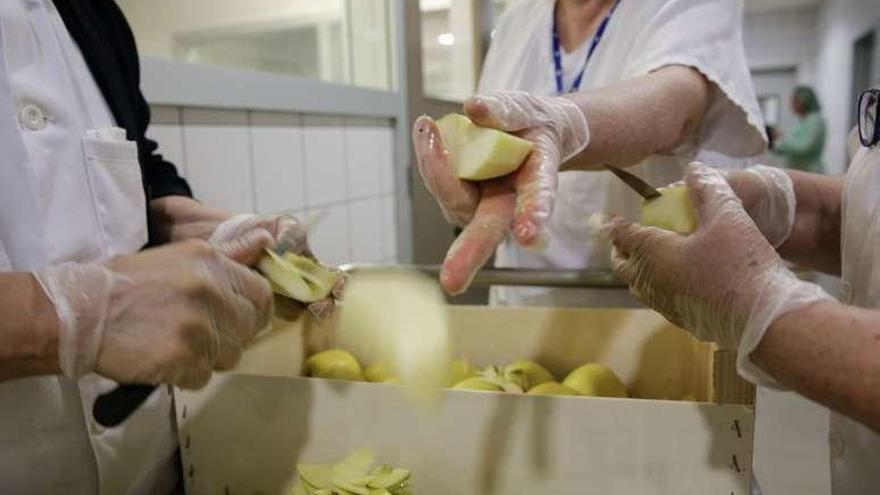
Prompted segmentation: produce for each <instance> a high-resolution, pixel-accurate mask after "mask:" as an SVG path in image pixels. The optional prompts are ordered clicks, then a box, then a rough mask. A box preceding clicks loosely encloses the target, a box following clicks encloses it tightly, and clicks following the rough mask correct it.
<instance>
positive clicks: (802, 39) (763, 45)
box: [743, 7, 819, 83]
mask: <svg viewBox="0 0 880 495" xmlns="http://www.w3.org/2000/svg"><path fill="white" fill-rule="evenodd" d="M818 14H819V12H818V9H817V8H815V7H810V8H806V9H786V10H780V11H776V12H760V13H751V14H746V17H745V21H744V24H743V38H744V40H743V41H744V43H745V49H746V58H747V59H748V63H749V68H750V69H752V70H755V69H780V68H789V67H795V68H796V69H797V75H798V82H800V83H812V82H813V80H814V79H815V71H816V50H817V40H816V37H817V35H818V32H819V15H818Z"/></svg>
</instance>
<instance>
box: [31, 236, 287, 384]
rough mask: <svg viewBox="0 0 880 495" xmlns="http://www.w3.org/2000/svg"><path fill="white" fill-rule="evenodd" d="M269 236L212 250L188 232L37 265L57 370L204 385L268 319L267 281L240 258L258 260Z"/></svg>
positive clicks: (228, 364) (248, 238)
mask: <svg viewBox="0 0 880 495" xmlns="http://www.w3.org/2000/svg"><path fill="white" fill-rule="evenodd" d="M271 242H272V239H271V236H270V235H269V234H268V233H267V232H266V231H264V230H255V231H252V232H250V233H248V234H246V235H244V236H242V237H240V238H237V239H235V240H233V241H231V242H229V243H227V244H224V245H222V246H219V247H217V248H214V247H212V246H210V245H209V244H207V243H206V242H204V241H201V240H190V241H185V242H181V243H176V244H169V245H166V246H164V247H160V248H156V249H148V250H146V251H143V252H141V253H137V254H132V255H127V256H119V257H116V258H113V259H111V260H109V261H107V262H106V263H94V264H78V263H65V264H62V265H57V266H52V267H49V268H45V269H43V270H39V271H38V272H36V273H35V275H36V277H37V280H39V282H40V284H41V285H42V287H43V289H44V291H45V292H46V294H47V296H48V297H49V299H50V300H51V301H52V303H53V304H54V306H55V311H56V314H57V316H58V321H59V330H58V331H59V364H60V368H61V370H62V373H63V374H64V375H65V376H67V377H68V378H71V379H75V378H78V377H80V376H82V375H84V374H86V373H90V372H93V371H94V372H97V373H98V374H101V375H103V376H105V377H107V378H111V379H113V380H116V381H119V382H123V383H150V384H158V383H170V384H174V385H179V386H182V387H187V388H195V387H200V386H202V385H204V384H205V383H206V382H207V381H208V379H209V378H210V376H211V373H212V371H213V370H222V369H228V368H230V367H232V366H233V365H235V363H236V362H237V360H238V358H239V356H240V355H241V352H242V350H243V349H244V347H245V345H246V344H247V342H248V341H249V340H250V339H251V338H252V337H253V336H254V335H255V334H256V333H257V332H259V331H260V330H262V329H264V328H265V327H266V326H267V325H268V323H269V318H270V315H271V308H272V291H271V289H270V287H269V283H268V282H266V280H265V279H263V277H261V276H260V275H258V274H257V273H256V272H254V271H253V270H251V269H250V268H248V267H247V266H246V265H245V264H242V263H247V264H254V263H256V262H257V260H258V259H259V257H260V256H262V250H263V248H264V247H265V246H267V245H269V244H271Z"/></svg>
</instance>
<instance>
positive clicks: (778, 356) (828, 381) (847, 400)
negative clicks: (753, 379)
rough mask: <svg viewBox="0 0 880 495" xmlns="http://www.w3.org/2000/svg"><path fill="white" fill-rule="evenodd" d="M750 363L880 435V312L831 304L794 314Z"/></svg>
mask: <svg viewBox="0 0 880 495" xmlns="http://www.w3.org/2000/svg"><path fill="white" fill-rule="evenodd" d="M751 357H752V360H753V361H754V362H755V363H756V364H758V366H760V367H761V368H762V369H763V370H764V371H766V372H767V373H769V374H770V375H771V376H773V377H774V378H776V380H778V381H779V383H781V384H782V385H785V386H787V387H789V388H791V389H792V390H795V391H797V392H798V393H800V394H802V395H804V396H805V397H808V398H810V399H813V400H815V401H817V402H819V403H822V404H824V405H826V406H828V407H830V408H831V409H834V410H835V411H838V412H840V413H842V414H845V415H846V416H849V417H852V418H854V419H856V420H858V421H860V422H862V423H864V424H865V425H867V426H869V427H871V428H872V429H874V430H875V431H878V432H880V311H872V310H866V309H861V308H856V307H852V306H845V305H843V304H840V303H837V302H831V301H828V302H821V303H817V304H814V305H811V306H807V307H805V308H803V309H800V310H796V311H792V312H790V313H787V314H785V315H783V316H782V317H780V318H778V319H777V320H776V321H775V322H774V323H773V324H772V325H771V326H770V329H769V330H768V332H767V335H766V336H765V337H764V339H763V340H762V342H761V344H760V345H759V346H758V348H757V349H756V350H755V352H753V353H752V356H751Z"/></svg>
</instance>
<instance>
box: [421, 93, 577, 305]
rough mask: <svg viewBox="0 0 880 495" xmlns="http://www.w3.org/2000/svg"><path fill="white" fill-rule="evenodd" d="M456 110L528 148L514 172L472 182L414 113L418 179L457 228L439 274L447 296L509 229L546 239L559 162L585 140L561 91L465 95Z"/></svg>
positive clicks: (536, 240)
mask: <svg viewBox="0 0 880 495" xmlns="http://www.w3.org/2000/svg"><path fill="white" fill-rule="evenodd" d="M464 111H465V114H466V115H467V116H468V117H470V118H471V120H473V121H474V122H475V123H476V124H478V125H481V126H484V127H492V128H495V129H499V130H502V131H507V132H511V133H513V134H516V135H518V136H520V137H522V138H525V139H528V140H530V141H532V142H533V143H534V144H535V148H534V150H533V151H532V153H531V154H530V155H529V157H528V158H527V159H526V161H525V163H524V164H523V165H522V167H520V168H519V169H518V170H517V171H515V172H514V173H512V174H510V175H508V176H506V177H502V178H499V179H495V180H492V181H486V182H480V183H472V182H467V181H462V180H460V179H458V178H457V177H456V176H455V173H454V171H453V169H452V167H451V166H450V164H449V163H448V159H447V152H446V149H445V148H444V145H443V140H442V138H441V137H440V132H439V130H438V128H437V126H436V125H435V124H434V122H433V121H432V120H431V119H430V118H429V117H425V116H423V117H420V118H419V119H417V120H416V122H415V124H414V125H413V145H414V147H415V151H416V158H417V160H418V165H419V171H420V172H421V174H422V178H423V179H424V181H425V185H426V186H427V188H428V190H429V191H430V192H431V194H432V195H433V196H434V198H435V199H436V200H437V202H438V203H440V207H441V209H442V210H443V214H444V216H445V217H446V219H447V220H448V221H450V222H451V223H454V224H455V225H458V226H460V227H464V231H463V232H462V234H461V236H459V238H458V239H457V240H456V242H455V243H454V244H453V246H452V247H451V248H450V250H449V252H448V253H447V255H446V260H445V261H444V263H443V269H442V271H441V274H440V281H441V284H442V285H443V287H444V288H445V289H446V290H447V292H449V293H451V294H458V293H461V292H464V291H465V290H466V289H467V287H468V285H470V282H471V280H472V279H473V276H474V274H475V273H476V272H477V270H479V269H480V267H482V266H483V264H485V263H486V261H487V260H488V259H489V258H490V257H491V256H492V254H493V253H494V252H495V248H496V247H498V245H499V244H500V243H501V242H502V241H503V240H504V237H505V236H506V235H507V232H508V231H510V229H511V228H512V229H513V234H514V238H515V239H516V241H517V242H518V243H519V244H520V245H521V246H523V247H526V248H536V249H540V248H542V247H544V245H546V242H547V241H548V234H547V229H548V225H549V222H550V216H551V215H552V213H553V205H554V202H555V198H556V187H557V184H558V174H559V167H560V165H561V164H562V163H563V162H564V161H566V160H569V159H570V158H572V157H573V156H575V155H577V154H579V153H580V152H581V151H583V150H584V149H585V148H586V147H587V145H588V144H589V142H590V133H589V127H588V124H587V119H586V117H585V116H584V113H583V112H582V111H581V109H580V108H579V107H578V106H577V105H576V104H575V103H574V102H572V101H571V100H569V99H567V98H564V97H547V96H536V95H532V94H530V93H526V92H522V91H502V92H498V93H494V94H489V95H480V96H475V97H472V98H470V99H468V100H467V101H466V102H465V104H464Z"/></svg>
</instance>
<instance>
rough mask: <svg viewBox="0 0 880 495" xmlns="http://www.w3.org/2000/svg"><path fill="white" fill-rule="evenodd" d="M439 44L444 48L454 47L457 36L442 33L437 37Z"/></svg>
mask: <svg viewBox="0 0 880 495" xmlns="http://www.w3.org/2000/svg"><path fill="white" fill-rule="evenodd" d="M437 43H440V44H441V45H443V46H452V45H454V44H455V35H454V34H452V33H442V34H439V35H437Z"/></svg>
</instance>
